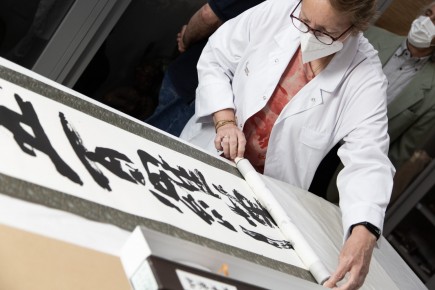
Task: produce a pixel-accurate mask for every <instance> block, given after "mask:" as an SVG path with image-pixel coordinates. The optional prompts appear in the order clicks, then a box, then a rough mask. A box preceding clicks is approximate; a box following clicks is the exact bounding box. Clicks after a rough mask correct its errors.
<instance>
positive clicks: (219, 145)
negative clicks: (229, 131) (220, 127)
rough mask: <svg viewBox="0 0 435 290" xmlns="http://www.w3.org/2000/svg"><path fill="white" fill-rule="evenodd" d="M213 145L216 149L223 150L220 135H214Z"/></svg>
mask: <svg viewBox="0 0 435 290" xmlns="http://www.w3.org/2000/svg"><path fill="white" fill-rule="evenodd" d="M214 147H215V148H216V149H217V150H219V151H222V150H223V147H222V136H220V135H216V137H215V138H214Z"/></svg>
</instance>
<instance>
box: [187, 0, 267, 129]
mask: <svg viewBox="0 0 435 290" xmlns="http://www.w3.org/2000/svg"><path fill="white" fill-rule="evenodd" d="M270 2H274V1H265V2H263V3H262V4H259V5H257V6H255V7H253V8H251V9H249V10H247V11H245V12H244V13H242V14H241V15H239V16H238V17H236V18H233V19H231V20H229V21H227V22H225V23H224V24H223V25H222V26H221V27H220V28H219V29H218V30H217V31H216V32H215V33H214V34H213V35H212V36H211V37H210V38H209V41H208V43H207V45H206V46H205V48H204V50H203V52H202V54H201V57H200V59H199V61H198V65H197V69H198V80H199V86H198V88H197V90H196V103H195V115H196V117H197V122H208V121H210V119H211V117H212V114H213V113H214V112H216V111H219V110H222V109H226V108H233V109H234V108H235V107H234V101H233V91H232V80H233V76H234V74H235V71H236V69H237V66H238V64H239V62H240V59H241V58H242V57H243V54H244V52H245V50H246V48H247V47H248V45H249V44H250V41H251V39H252V38H255V37H257V36H256V35H255V30H256V29H255V24H256V23H257V25H258V23H262V22H264V21H263V18H265V17H267V15H268V13H267V9H270V5H271V3H270Z"/></svg>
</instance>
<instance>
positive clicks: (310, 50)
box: [300, 32, 343, 63]
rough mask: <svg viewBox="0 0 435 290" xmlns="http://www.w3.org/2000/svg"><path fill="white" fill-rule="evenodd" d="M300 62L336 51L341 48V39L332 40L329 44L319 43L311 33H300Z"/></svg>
mask: <svg viewBox="0 0 435 290" xmlns="http://www.w3.org/2000/svg"><path fill="white" fill-rule="evenodd" d="M300 39H301V52H302V62H303V63H307V62H310V61H313V60H315V59H319V58H322V57H324V56H328V55H330V54H333V53H336V52H337V51H340V50H341V49H342V48H343V43H342V42H341V41H334V42H333V43H332V44H331V45H328V44H324V43H321V42H320V41H319V40H318V39H317V38H316V37H315V36H314V34H312V33H309V32H307V33H303V32H301V34H300Z"/></svg>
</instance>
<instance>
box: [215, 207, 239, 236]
mask: <svg viewBox="0 0 435 290" xmlns="http://www.w3.org/2000/svg"><path fill="white" fill-rule="evenodd" d="M211 213H212V214H213V216H214V217H215V218H217V219H218V221H217V222H218V223H220V224H221V225H223V226H224V227H226V228H228V229H229V230H232V231H233V232H237V230H236V228H235V227H233V225H232V224H230V223H229V222H228V221H226V220H224V218H223V216H222V215H221V214H220V213H218V212H217V211H216V210H215V209H213V210H212V211H211Z"/></svg>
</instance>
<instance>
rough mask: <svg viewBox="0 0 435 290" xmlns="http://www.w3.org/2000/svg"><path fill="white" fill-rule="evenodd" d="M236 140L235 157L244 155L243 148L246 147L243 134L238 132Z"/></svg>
mask: <svg viewBox="0 0 435 290" xmlns="http://www.w3.org/2000/svg"><path fill="white" fill-rule="evenodd" d="M237 142H238V146H237V157H243V156H244V155H245V148H246V138H245V134H243V133H242V132H240V134H238V138H237Z"/></svg>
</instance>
